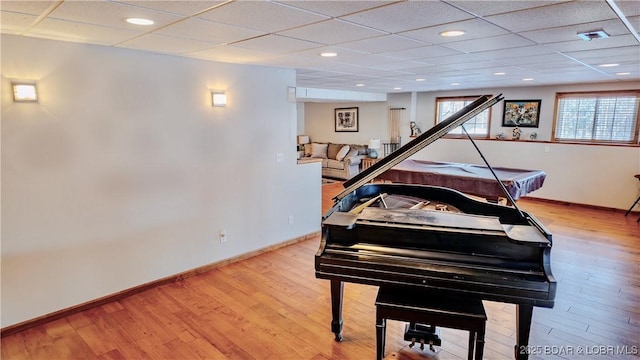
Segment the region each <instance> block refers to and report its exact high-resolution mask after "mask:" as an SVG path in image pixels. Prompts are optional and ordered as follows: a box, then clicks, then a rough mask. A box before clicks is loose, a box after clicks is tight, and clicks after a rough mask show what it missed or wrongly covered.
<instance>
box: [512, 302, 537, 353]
mask: <svg viewBox="0 0 640 360" xmlns="http://www.w3.org/2000/svg"><path fill="white" fill-rule="evenodd" d="M516 308H517V314H516V336H517V340H516V341H517V342H516V348H515V355H516V356H515V358H516V360H527V359H528V358H529V352H528V348H527V346H528V345H529V333H530V332H531V317H532V315H533V306H531V305H516Z"/></svg>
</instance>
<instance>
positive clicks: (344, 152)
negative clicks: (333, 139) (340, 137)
mask: <svg viewBox="0 0 640 360" xmlns="http://www.w3.org/2000/svg"><path fill="white" fill-rule="evenodd" d="M348 153H349V145H345V146H343V147H342V148H341V149H340V151H338V154H337V155H336V160H338V161H342V160H343V159H344V157H345V156H347V154H348Z"/></svg>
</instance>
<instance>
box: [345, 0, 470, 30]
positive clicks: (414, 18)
mask: <svg viewBox="0 0 640 360" xmlns="http://www.w3.org/2000/svg"><path fill="white" fill-rule="evenodd" d="M435 14H437V16H434V15H435ZM471 18H473V16H472V15H469V14H468V13H465V12H463V11H460V10H458V9H456V8H455V7H453V6H450V5H447V4H445V3H443V2H436V1H407V2H402V3H397V4H393V5H390V6H382V7H378V8H375V9H372V10H367V11H363V12H359V13H357V14H353V15H348V16H344V17H342V19H344V20H347V21H350V22H353V23H356V24H360V25H365V26H369V27H372V28H374V29H378V30H382V31H387V32H390V33H397V32H402V31H407V30H413V29H418V28H423V27H427V26H433V25H440V24H445V23H449V22H453V21H461V20H466V19H471Z"/></svg>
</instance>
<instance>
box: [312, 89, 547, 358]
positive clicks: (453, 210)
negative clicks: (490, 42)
mask: <svg viewBox="0 0 640 360" xmlns="http://www.w3.org/2000/svg"><path fill="white" fill-rule="evenodd" d="M499 99H500V98H499V97H494V98H488V97H481V98H480V99H478V100H477V101H476V102H474V103H473V104H471V105H469V106H467V107H465V108H464V109H463V110H461V111H460V112H458V113H456V114H454V115H453V116H452V117H451V118H450V119H447V120H446V121H445V122H443V123H441V124H438V125H436V126H434V128H432V129H430V130H429V131H427V132H426V133H423V134H422V135H420V136H419V137H418V138H416V139H414V140H413V141H411V142H410V143H409V144H407V145H405V146H403V147H401V148H400V149H399V150H397V151H396V152H394V153H392V154H391V155H389V156H388V157H386V158H383V159H381V160H380V161H379V162H378V163H376V164H375V165H373V166H372V167H370V168H369V169H367V170H365V171H363V172H362V173H360V174H359V175H358V176H356V177H354V178H352V179H351V180H349V181H347V182H345V184H344V186H345V190H344V191H343V192H341V193H340V194H338V196H336V198H335V199H334V200H335V205H334V206H333V207H332V208H331V209H330V210H329V211H328V212H327V213H326V214H325V215H324V216H323V222H322V241H321V244H320V248H319V249H318V252H317V253H316V255H315V270H316V277H317V278H319V279H327V280H330V282H331V301H332V322H331V331H332V332H333V333H334V334H335V339H336V341H341V340H342V292H343V286H344V283H345V282H352V283H360V284H368V285H373V286H382V285H392V286H394V287H398V286H400V287H407V288H418V289H426V290H428V291H431V292H433V293H434V294H437V293H443V294H444V293H446V294H449V295H451V294H454V295H459V296H467V297H475V298H479V299H483V300H490V301H498V302H505V303H512V304H516V305H517V308H518V310H517V324H516V328H517V344H516V350H517V349H521V348H522V346H524V347H525V348H526V345H527V344H528V338H529V332H530V327H531V317H532V312H533V307H548V308H551V307H553V305H554V298H555V293H556V281H555V279H554V278H553V275H552V272H551V266H550V254H551V248H552V236H551V234H550V233H549V231H548V230H547V229H546V228H545V227H544V226H543V225H542V224H541V223H540V222H539V221H538V220H537V219H536V218H535V217H534V216H533V215H531V214H528V213H526V212H523V211H521V210H520V209H518V208H517V207H516V206H515V204H513V205H511V206H504V205H499V204H494V203H487V202H483V201H479V200H476V199H474V198H471V197H469V196H466V195H464V194H462V193H460V192H458V191H456V190H453V189H449V188H443V187H437V186H429V185H410V184H397V183H394V184H382V183H368V182H369V180H370V179H372V178H375V177H376V175H378V174H380V173H381V172H383V171H385V169H389V168H391V167H392V166H394V165H395V164H398V163H399V162H401V161H402V160H404V159H406V158H407V157H408V156H410V155H412V154H413V153H415V152H416V151H417V150H418V149H420V148H422V147H424V146H426V145H428V144H430V143H431V142H433V141H435V139H436V138H438V137H439V136H442V135H444V134H446V132H448V131H449V130H450V129H452V128H455V127H457V126H459V125H461V124H463V123H464V121H466V120H467V119H469V118H471V117H472V116H474V115H475V114H477V113H479V112H480V111H482V109H484V108H488V107H489V106H492V105H493V104H495V103H496V102H497V101H498V100H499ZM383 194H384V195H383ZM363 204H364V205H365V206H363ZM355 208H357V209H358V211H352V210H353V209H355ZM515 356H516V357H517V358H519V359H526V358H527V354H522V353H520V352H518V351H516V353H515Z"/></svg>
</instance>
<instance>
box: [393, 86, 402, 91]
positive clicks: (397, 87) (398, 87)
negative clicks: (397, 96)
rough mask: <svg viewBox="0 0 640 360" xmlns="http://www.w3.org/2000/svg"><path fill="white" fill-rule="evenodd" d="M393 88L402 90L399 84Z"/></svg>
mask: <svg viewBox="0 0 640 360" xmlns="http://www.w3.org/2000/svg"><path fill="white" fill-rule="evenodd" d="M393 90H402V88H401V87H400V86H396V87H394V88H393Z"/></svg>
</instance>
